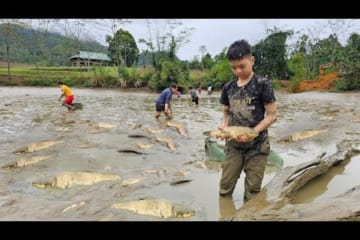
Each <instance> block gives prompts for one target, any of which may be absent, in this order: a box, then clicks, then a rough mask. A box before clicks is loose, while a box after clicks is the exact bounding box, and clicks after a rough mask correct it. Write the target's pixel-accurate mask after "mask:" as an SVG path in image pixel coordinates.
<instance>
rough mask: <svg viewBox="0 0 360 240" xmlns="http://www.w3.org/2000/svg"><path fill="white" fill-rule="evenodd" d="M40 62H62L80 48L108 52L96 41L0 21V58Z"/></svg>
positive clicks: (22, 61)
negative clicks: (0, 22)
mask: <svg viewBox="0 0 360 240" xmlns="http://www.w3.org/2000/svg"><path fill="white" fill-rule="evenodd" d="M7 47H8V49H9V59H10V62H12V63H27V64H35V62H36V63H37V64H38V65H42V66H65V65H67V64H68V58H69V57H70V56H73V55H75V54H77V52H78V51H79V50H83V51H93V52H102V53H107V47H105V46H103V45H101V44H100V43H99V42H97V41H95V40H94V41H83V40H81V41H78V40H76V39H74V38H70V37H66V36H63V35H61V34H59V33H55V32H42V31H39V30H35V29H29V28H26V27H23V26H20V25H16V24H0V61H7V54H6V49H7Z"/></svg>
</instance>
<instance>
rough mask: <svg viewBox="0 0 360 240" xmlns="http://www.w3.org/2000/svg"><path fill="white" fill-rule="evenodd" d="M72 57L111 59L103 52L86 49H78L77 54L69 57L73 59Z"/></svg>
mask: <svg viewBox="0 0 360 240" xmlns="http://www.w3.org/2000/svg"><path fill="white" fill-rule="evenodd" d="M73 58H82V59H91V60H103V61H111V58H110V57H109V56H108V55H107V54H105V53H99V52H87V51H79V53H78V54H76V55H74V56H71V57H69V59H73Z"/></svg>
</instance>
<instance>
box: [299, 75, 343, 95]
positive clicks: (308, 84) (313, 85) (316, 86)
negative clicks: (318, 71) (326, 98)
mask: <svg viewBox="0 0 360 240" xmlns="http://www.w3.org/2000/svg"><path fill="white" fill-rule="evenodd" d="M339 78H340V76H339V72H332V73H328V74H326V75H324V76H321V77H320V79H319V80H304V81H302V82H300V83H299V85H298V86H297V87H296V89H295V92H296V93H299V92H304V91H312V90H329V89H330V88H331V87H332V83H333V81H334V80H336V79H339Z"/></svg>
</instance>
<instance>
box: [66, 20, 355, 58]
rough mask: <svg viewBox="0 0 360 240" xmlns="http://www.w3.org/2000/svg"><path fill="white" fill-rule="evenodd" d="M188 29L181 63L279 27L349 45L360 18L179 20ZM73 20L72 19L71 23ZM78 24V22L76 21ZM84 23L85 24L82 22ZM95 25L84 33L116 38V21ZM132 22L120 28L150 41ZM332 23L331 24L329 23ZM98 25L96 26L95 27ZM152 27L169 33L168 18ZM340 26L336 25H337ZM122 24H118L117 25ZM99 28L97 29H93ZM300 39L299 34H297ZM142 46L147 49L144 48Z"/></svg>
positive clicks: (140, 22) (137, 22) (143, 28)
mask: <svg viewBox="0 0 360 240" xmlns="http://www.w3.org/2000/svg"><path fill="white" fill-rule="evenodd" d="M177 20H178V21H181V22H182V23H183V25H182V26H181V27H179V28H178V29H179V30H180V29H183V28H184V27H188V28H194V30H193V32H192V34H191V35H190V38H189V40H190V42H189V43H187V44H186V45H184V46H183V47H181V48H180V49H179V51H178V52H177V56H178V57H179V58H180V59H181V60H192V59H193V58H194V56H196V55H197V56H200V55H201V52H200V50H199V49H200V46H202V45H204V46H206V49H207V51H208V52H209V53H210V54H211V55H212V56H213V57H214V56H215V55H217V54H219V53H220V52H221V51H222V49H224V48H225V47H228V46H229V45H230V44H231V43H232V42H234V41H236V40H239V39H247V40H248V41H249V43H250V44H251V45H253V44H256V43H258V42H259V41H260V40H261V39H264V38H265V37H266V36H267V34H266V30H267V29H274V27H275V26H276V28H278V29H281V30H294V31H301V33H303V34H307V35H309V36H310V37H318V38H320V39H322V38H326V37H328V36H329V34H330V33H331V32H334V31H336V33H337V36H338V38H339V40H340V42H341V43H342V44H344V43H345V41H346V39H347V38H348V37H349V34H350V33H351V32H357V33H360V19H345V20H344V19H177ZM68 21H71V20H68ZM75 21H76V20H75ZM80 21H84V19H81V20H80ZM89 21H92V22H93V24H86V25H85V26H84V27H83V29H81V33H85V32H86V33H87V35H88V36H89V37H90V38H93V39H95V40H97V41H98V42H100V43H101V44H103V45H105V46H106V45H107V44H106V42H105V36H106V35H113V33H112V30H111V25H112V24H113V23H114V21H112V20H110V19H91V20H89ZM129 21H131V22H130V23H125V24H122V25H118V27H117V29H119V28H122V29H124V30H127V31H129V32H130V33H131V34H132V35H133V37H134V38H135V40H136V41H138V40H139V39H140V38H144V39H148V38H149V31H148V26H147V23H146V22H147V21H146V19H129ZM329 21H330V22H329ZM95 22H96V24H94V23H95ZM150 22H151V23H152V26H155V23H156V24H157V26H158V29H159V31H160V34H165V33H166V32H167V31H168V28H166V27H168V26H169V25H167V24H166V19H150ZM335 22H336V23H337V25H334V24H333V23H335ZM117 24H118V22H117ZM92 26H95V27H92ZM297 36H298V35H297ZM138 47H139V48H140V50H141V49H144V46H143V45H140V44H138Z"/></svg>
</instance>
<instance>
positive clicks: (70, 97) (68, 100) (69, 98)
mask: <svg viewBox="0 0 360 240" xmlns="http://www.w3.org/2000/svg"><path fill="white" fill-rule="evenodd" d="M58 85H59V87H60V89H61V92H62V94H61V96H60V97H59V102H60V100H61V98H62V97H65V99H64V101H63V102H62V105H63V106H65V107H67V108H68V110H71V111H74V110H75V107H74V106H73V105H72V102H73V101H74V94H73V92H72V91H71V89H70V88H69V87H68V86H66V85H65V84H64V83H63V82H58Z"/></svg>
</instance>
